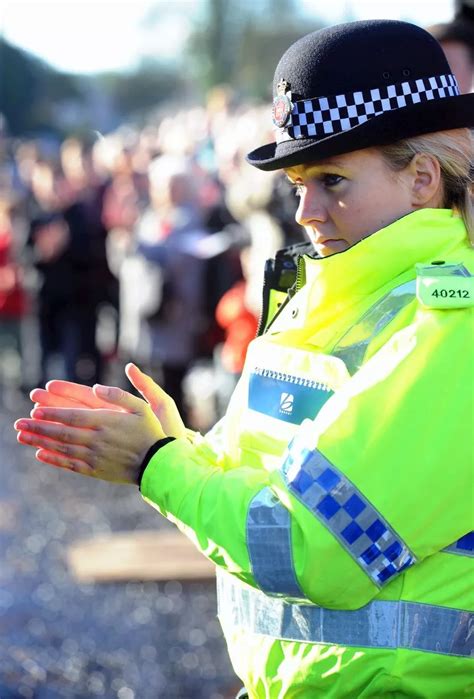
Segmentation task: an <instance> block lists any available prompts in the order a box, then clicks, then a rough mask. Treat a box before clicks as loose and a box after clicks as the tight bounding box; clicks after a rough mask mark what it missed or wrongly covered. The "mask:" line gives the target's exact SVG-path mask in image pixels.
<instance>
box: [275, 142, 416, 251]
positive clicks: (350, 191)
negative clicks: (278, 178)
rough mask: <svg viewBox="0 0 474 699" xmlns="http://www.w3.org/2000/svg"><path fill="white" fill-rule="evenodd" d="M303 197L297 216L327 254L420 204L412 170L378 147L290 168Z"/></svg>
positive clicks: (309, 235) (356, 240) (287, 170)
mask: <svg viewBox="0 0 474 699" xmlns="http://www.w3.org/2000/svg"><path fill="white" fill-rule="evenodd" d="M285 172H286V174H287V176H288V178H289V180H290V182H291V183H292V184H293V185H294V186H295V189H296V194H297V196H298V197H299V199H300V202H299V206H298V210H297V212H296V221H297V222H298V223H299V224H300V225H302V226H303V227H304V228H305V230H306V233H307V235H308V237H309V239H310V241H311V242H312V243H313V245H314V247H315V249H316V251H317V252H318V253H319V255H321V256H322V257H327V256H328V255H332V254H334V253H336V252H342V251H343V250H347V249H348V248H350V247H351V246H352V245H354V244H355V243H358V242H359V240H362V239H363V238H367V237H368V236H369V235H371V234H372V233H375V231H378V230H379V229H380V228H384V227H385V226H388V225H389V224H390V223H393V222H394V221H396V220H397V219H399V218H401V217H402V216H405V215H406V214H408V213H410V212H411V211H414V210H415V209H416V208H418V207H417V206H416V205H414V204H413V197H412V184H413V181H412V178H411V177H410V175H409V172H408V170H407V171H404V170H402V171H401V172H394V171H393V170H391V169H390V168H389V167H388V165H387V164H386V162H385V160H384V159H383V157H382V155H381V154H380V153H379V152H378V151H377V150H376V149H374V148H366V149H364V150H359V151H355V152H353V153H346V154H345V155H338V156H334V157H332V158H328V159H327V160H322V161H319V162H318V163H308V164H305V165H298V166H295V167H291V168H288V169H286V170H285Z"/></svg>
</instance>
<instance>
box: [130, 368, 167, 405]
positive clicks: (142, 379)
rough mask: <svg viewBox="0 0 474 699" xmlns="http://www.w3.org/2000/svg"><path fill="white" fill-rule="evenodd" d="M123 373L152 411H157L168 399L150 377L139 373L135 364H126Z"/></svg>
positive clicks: (141, 372)
mask: <svg viewBox="0 0 474 699" xmlns="http://www.w3.org/2000/svg"><path fill="white" fill-rule="evenodd" d="M125 373H126V375H127V377H128V380H129V381H130V383H131V384H132V385H133V386H134V387H135V388H136V389H137V391H138V392H139V393H140V394H141V395H142V396H143V398H144V399H145V400H146V401H147V403H149V404H150V407H151V408H152V409H153V411H155V410H159V408H160V407H161V406H162V403H163V401H164V400H166V399H169V396H168V394H167V393H165V391H163V389H162V388H160V386H158V384H157V383H155V382H154V381H153V379H152V378H151V376H148V375H147V374H145V373H144V372H143V371H140V369H139V368H138V367H137V366H136V365H135V364H132V363H130V364H127V366H126V367H125Z"/></svg>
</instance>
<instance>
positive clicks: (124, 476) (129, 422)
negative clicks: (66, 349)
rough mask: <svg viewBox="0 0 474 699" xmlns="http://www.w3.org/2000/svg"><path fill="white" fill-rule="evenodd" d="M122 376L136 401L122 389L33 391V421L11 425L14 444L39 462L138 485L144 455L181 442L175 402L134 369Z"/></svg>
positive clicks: (59, 384)
mask: <svg viewBox="0 0 474 699" xmlns="http://www.w3.org/2000/svg"><path fill="white" fill-rule="evenodd" d="M125 372H126V375H127V377H128V379H129V380H130V382H131V383H132V384H133V386H134V387H135V388H136V389H137V391H138V392H139V393H140V394H141V395H142V396H143V399H144V400H143V399H141V398H138V397H136V396H134V395H132V394H131V393H128V392H127V391H124V390H122V389H121V388H114V387H110V386H99V385H96V386H94V387H92V388H91V387H89V386H82V385H80V384H75V383H71V382H69V381H59V380H55V381H50V382H48V384H47V386H46V389H40V388H37V389H34V390H33V391H32V392H31V398H32V400H33V401H35V407H34V408H33V410H32V411H31V418H21V419H20V420H17V421H16V423H15V429H16V430H17V431H18V441H19V442H20V443H21V444H26V445H29V446H32V447H35V448H36V449H37V451H36V458H37V459H38V461H42V462H43V463H46V464H49V465H51V466H56V467H58V468H63V469H66V470H69V471H74V472H76V473H80V474H82V475H85V476H91V477H93V478H100V479H102V480H107V481H113V482H116V483H129V484H133V483H135V484H136V483H138V478H139V474H140V470H141V465H142V462H143V459H144V457H145V455H146V453H147V451H148V449H149V448H150V447H151V446H152V445H153V444H154V443H155V442H156V441H158V440H159V439H162V438H164V437H168V436H172V437H177V438H180V437H184V436H185V435H186V428H185V426H184V424H183V421H182V420H181V417H180V415H179V413H178V410H177V408H176V405H175V403H174V401H173V399H172V398H171V397H170V396H168V394H166V393H165V392H164V391H163V390H162V389H161V388H160V387H159V386H158V385H157V384H156V383H155V382H154V381H153V379H151V377H149V376H147V375H146V374H144V373H143V372H141V371H140V370H139V369H138V368H137V367H136V366H135V365H134V364H128V365H127V367H126V370H125Z"/></svg>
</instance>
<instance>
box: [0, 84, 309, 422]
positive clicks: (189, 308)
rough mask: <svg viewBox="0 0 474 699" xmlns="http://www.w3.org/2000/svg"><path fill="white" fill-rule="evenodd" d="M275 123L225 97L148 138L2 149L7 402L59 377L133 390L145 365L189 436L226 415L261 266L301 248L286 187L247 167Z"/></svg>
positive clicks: (185, 112) (170, 118)
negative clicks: (132, 370) (132, 380)
mask: <svg viewBox="0 0 474 699" xmlns="http://www.w3.org/2000/svg"><path fill="white" fill-rule="evenodd" d="M270 126H271V124H270V121H269V117H268V109H267V108H262V107H255V106H250V105H245V104H235V101H234V98H233V96H232V94H231V92H230V91H229V90H228V89H226V88H217V89H215V90H214V91H213V92H212V93H211V94H210V95H209V97H208V100H207V104H206V105H205V106H204V107H188V108H182V107H178V108H176V109H173V108H172V107H170V108H169V111H168V112H167V113H163V114H162V115H161V116H160V117H159V118H156V119H154V120H153V122H150V123H148V124H146V125H145V126H142V127H140V128H136V127H132V126H125V125H124V126H122V127H120V128H119V129H118V130H117V131H115V132H114V133H110V134H106V135H101V134H99V133H94V134H91V135H90V136H91V137H90V138H82V139H79V138H76V137H72V138H71V137H69V138H66V139H65V140H63V141H62V142H58V143H54V144H53V145H52V144H51V142H50V141H48V142H43V141H42V140H41V139H36V140H30V141H25V140H22V141H18V140H12V139H8V138H7V137H4V138H3V139H2V140H1V141H0V148H1V159H0V162H1V165H0V391H2V393H3V398H4V400H6V397H7V396H8V395H11V394H12V391H13V392H14V391H22V392H27V391H28V389H29V388H31V387H32V386H35V385H44V384H45V382H47V381H48V380H49V379H50V378H52V377H53V376H54V377H55V378H61V377H63V378H66V379H68V380H71V381H78V382H81V383H87V384H90V385H92V384H94V383H97V382H99V383H100V382H113V383H115V384H118V385H123V386H125V383H124V379H123V367H124V365H125V364H126V363H127V362H128V361H134V362H136V363H138V364H139V366H140V367H141V368H143V369H144V370H147V371H149V372H150V373H151V374H152V375H153V376H154V378H155V379H156V380H157V381H158V382H159V383H160V384H161V385H162V386H163V387H164V388H165V390H166V391H167V392H169V393H170V394H171V395H173V397H174V398H175V400H176V402H177V404H178V407H179V408H180V410H181V411H182V414H183V415H184V416H185V418H186V420H187V422H188V424H189V425H190V426H193V427H196V428H204V429H205V428H206V427H207V426H209V425H210V424H211V423H212V422H213V421H215V419H217V418H218V417H219V416H220V415H221V414H222V410H223V407H224V406H225V404H226V402H227V399H228V396H229V395H230V393H231V391H232V389H233V387H234V385H235V382H236V380H237V379H238V376H239V375H240V372H241V370H242V366H243V360H244V356H245V350H246V347H247V345H248V342H249V341H250V340H251V339H252V338H253V337H254V336H255V333H256V330H257V325H258V318H259V313H260V299H261V282H262V277H263V269H264V262H265V259H266V258H268V257H270V256H272V255H273V253H274V251H275V250H276V249H278V248H279V247H282V246H284V245H287V244H289V243H294V242H299V241H300V240H301V239H302V233H301V232H300V231H299V230H298V228H297V226H296V224H295V223H294V212H295V209H296V200H295V198H294V195H293V193H292V191H291V189H290V187H289V185H288V184H287V182H286V181H285V179H284V178H283V177H282V176H281V174H274V175H270V174H269V173H261V172H260V171H258V170H255V169H254V168H251V167H249V166H248V165H247V164H246V163H245V157H244V156H245V153H246V152H248V151H249V150H251V149H252V148H253V147H254V146H256V145H259V144H260V143H262V142H265V141H270V140H272V134H271V131H270Z"/></svg>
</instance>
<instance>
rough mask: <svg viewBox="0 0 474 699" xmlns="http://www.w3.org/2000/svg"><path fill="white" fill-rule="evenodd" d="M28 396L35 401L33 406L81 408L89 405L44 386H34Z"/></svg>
mask: <svg viewBox="0 0 474 699" xmlns="http://www.w3.org/2000/svg"><path fill="white" fill-rule="evenodd" d="M30 398H31V400H32V401H34V403H35V407H36V408H39V407H49V408H83V407H90V406H88V405H87V404H86V403H80V402H78V401H76V400H72V399H71V398H66V397H62V396H58V395H56V394H54V393H50V392H49V391H46V390H45V389H44V388H35V389H34V390H33V391H31V393H30Z"/></svg>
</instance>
